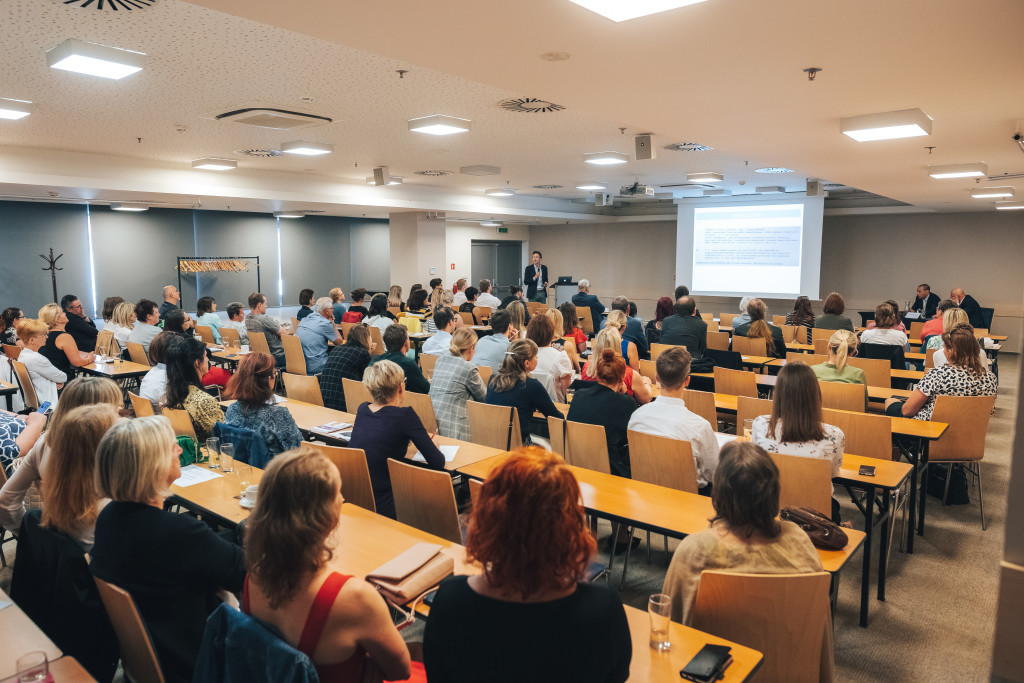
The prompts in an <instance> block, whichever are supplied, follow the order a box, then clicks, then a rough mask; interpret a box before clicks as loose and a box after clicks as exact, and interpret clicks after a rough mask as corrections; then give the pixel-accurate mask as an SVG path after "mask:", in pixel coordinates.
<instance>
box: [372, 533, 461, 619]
mask: <svg viewBox="0 0 1024 683" xmlns="http://www.w3.org/2000/svg"><path fill="white" fill-rule="evenodd" d="M454 571H455V560H454V559H452V557H451V555H446V554H445V553H444V552H443V551H442V546H440V545H437V544H434V543H417V544H416V545H414V546H413V547H411V548H409V549H408V550H406V551H405V552H404V553H402V554H401V555H399V556H398V557H396V558H394V559H393V560H391V561H389V562H386V563H384V564H383V565H381V566H380V567H378V568H377V569H375V570H373V571H372V572H370V573H369V574H367V575H366V580H367V581H368V582H369V583H371V584H373V585H374V586H376V588H377V590H379V591H380V593H381V595H383V596H384V598H385V599H386V600H387V601H388V602H390V603H392V604H393V605H396V606H401V605H405V604H407V603H409V602H411V601H412V600H414V599H415V598H417V597H419V596H420V595H423V594H424V593H426V592H428V591H430V590H431V589H433V588H434V586H436V585H437V584H439V583H441V581H442V580H443V579H445V578H446V577H448V576H450V575H451V574H452V573H453V572H454Z"/></svg>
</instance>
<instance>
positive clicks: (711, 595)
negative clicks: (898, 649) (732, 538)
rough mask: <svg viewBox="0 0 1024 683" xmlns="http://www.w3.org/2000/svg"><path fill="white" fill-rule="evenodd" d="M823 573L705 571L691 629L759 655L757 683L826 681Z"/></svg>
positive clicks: (827, 621) (828, 638) (827, 620)
mask: <svg viewBox="0 0 1024 683" xmlns="http://www.w3.org/2000/svg"><path fill="white" fill-rule="evenodd" d="M830 582H831V575H830V574H829V573H828V572H815V573H812V574H738V573H731V572H726V571H716V570H714V571H713V570H705V571H703V572H702V573H701V576H700V585H699V587H698V589H697V597H696V599H695V601H694V605H693V618H692V620H691V625H692V626H693V628H695V629H699V630H701V631H704V632H705V633H714V634H715V635H716V636H718V637H720V638H727V639H729V640H732V641H734V642H737V643H743V644H744V645H746V646H748V647H752V648H754V649H756V650H758V651H760V652H761V653H763V654H764V659H763V660H762V662H761V668H760V669H759V671H758V673H757V676H756V678H755V679H754V680H760V681H822V682H830V681H831V680H832V668H833V663H832V620H831V617H830V610H829V597H828V592H829V585H830Z"/></svg>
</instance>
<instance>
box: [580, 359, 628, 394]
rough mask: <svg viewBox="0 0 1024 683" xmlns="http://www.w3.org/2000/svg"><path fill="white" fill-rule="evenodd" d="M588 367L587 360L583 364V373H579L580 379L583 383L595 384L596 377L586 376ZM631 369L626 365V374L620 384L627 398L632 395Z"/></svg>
mask: <svg viewBox="0 0 1024 683" xmlns="http://www.w3.org/2000/svg"><path fill="white" fill-rule="evenodd" d="M588 367H590V361H589V360H588V361H587V362H586V363H584V364H583V371H582V372H581V373H580V379H582V380H583V381H585V382H596V381H597V378H596V377H588V376H587V368H588ZM633 372H634V370H633V368H632V366H630V365H629V364H628V363H627V364H626V374H624V375H623V376H622V383H623V384H624V385H625V387H626V394H627V395H629V396H632V395H633Z"/></svg>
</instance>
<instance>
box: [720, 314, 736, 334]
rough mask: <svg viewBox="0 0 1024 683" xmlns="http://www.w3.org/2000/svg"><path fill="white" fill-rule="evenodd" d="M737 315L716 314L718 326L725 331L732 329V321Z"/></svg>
mask: <svg viewBox="0 0 1024 683" xmlns="http://www.w3.org/2000/svg"><path fill="white" fill-rule="evenodd" d="M738 317H739V313H719V314H718V326H719V327H720V328H721V327H724V328H725V329H727V330H731V329H732V321H733V319H734V318H738Z"/></svg>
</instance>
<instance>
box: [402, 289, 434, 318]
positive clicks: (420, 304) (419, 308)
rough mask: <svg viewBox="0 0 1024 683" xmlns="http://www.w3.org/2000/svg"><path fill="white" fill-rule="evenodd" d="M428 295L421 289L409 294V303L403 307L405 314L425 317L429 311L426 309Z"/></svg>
mask: <svg viewBox="0 0 1024 683" xmlns="http://www.w3.org/2000/svg"><path fill="white" fill-rule="evenodd" d="M429 295H430V293H429V292H428V291H427V290H425V289H423V288H422V287H421V288H419V289H417V290H416V291H414V292H412V293H411V294H409V303H408V304H407V305H406V307H405V311H406V313H411V314H413V315H418V316H425V315H427V314H428V313H429V312H430V310H429V309H428V308H427V297H428V296H429Z"/></svg>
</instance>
